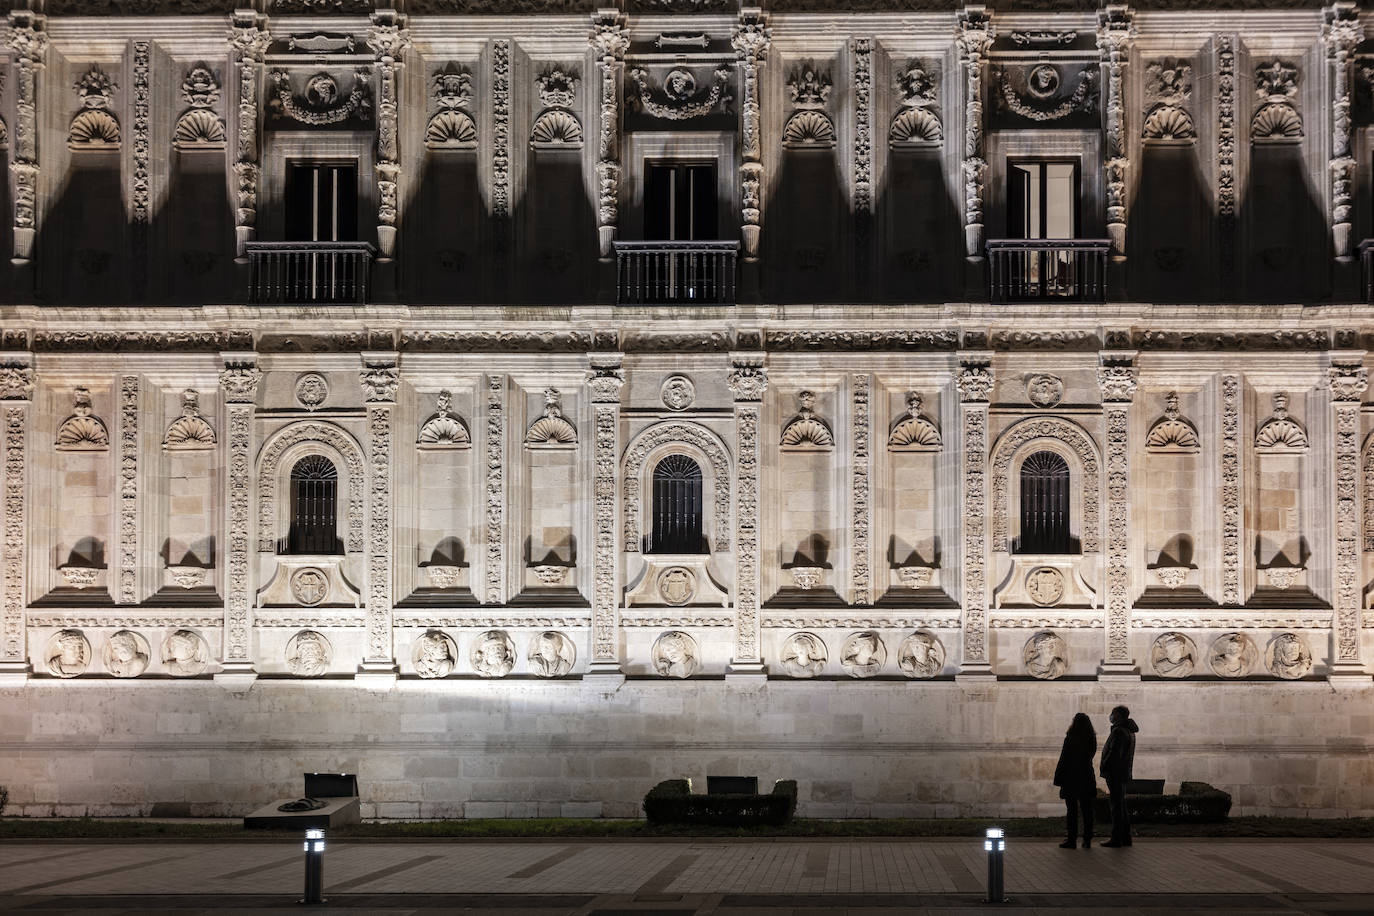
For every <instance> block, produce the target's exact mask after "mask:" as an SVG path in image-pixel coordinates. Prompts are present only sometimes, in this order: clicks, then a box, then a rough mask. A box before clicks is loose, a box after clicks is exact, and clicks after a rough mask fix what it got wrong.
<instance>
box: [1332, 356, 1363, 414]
mask: <svg viewBox="0 0 1374 916" xmlns="http://www.w3.org/2000/svg"><path fill="white" fill-rule="evenodd" d="M1327 381H1328V384H1329V385H1330V386H1331V400H1333V401H1339V402H1353V403H1356V404H1358V403H1359V402H1360V401H1361V400H1362V399H1363V397H1364V392H1365V389H1367V388H1368V387H1369V370H1368V369H1366V368H1365V367H1364V366H1362V365H1359V364H1358V363H1355V364H1346V363H1342V364H1339V365H1334V366H1331V367H1330V368H1329V369H1328V370H1327Z"/></svg>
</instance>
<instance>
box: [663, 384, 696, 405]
mask: <svg viewBox="0 0 1374 916" xmlns="http://www.w3.org/2000/svg"><path fill="white" fill-rule="evenodd" d="M659 396H660V397H661V398H662V399H663V406H664V407H667V408H668V409H669V410H686V409H687V408H688V407H691V406H692V404H693V403H695V402H696V399H697V387H696V385H693V384H692V380H691V379H689V378H688V377H687V376H685V375H670V376H668V378H667V379H665V380H664V382H663V388H662V390H661V391H660V392H659Z"/></svg>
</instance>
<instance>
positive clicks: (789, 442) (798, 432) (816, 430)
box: [779, 417, 835, 449]
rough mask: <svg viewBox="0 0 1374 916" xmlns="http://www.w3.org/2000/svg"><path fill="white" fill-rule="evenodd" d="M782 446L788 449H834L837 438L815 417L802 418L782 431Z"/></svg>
mask: <svg viewBox="0 0 1374 916" xmlns="http://www.w3.org/2000/svg"><path fill="white" fill-rule="evenodd" d="M779 444H780V445H782V446H784V447H786V448H803V449H804V448H832V447H833V446H834V445H835V437H834V436H833V435H831V433H830V427H828V426H826V425H825V424H824V423H822V422H821V421H820V420H817V419H816V418H815V417H802V418H799V419H796V420H793V421H792V422H791V423H789V424H787V428H786V429H784V430H783V431H782V441H781V442H780V443H779Z"/></svg>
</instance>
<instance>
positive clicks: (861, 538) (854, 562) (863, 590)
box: [849, 372, 873, 605]
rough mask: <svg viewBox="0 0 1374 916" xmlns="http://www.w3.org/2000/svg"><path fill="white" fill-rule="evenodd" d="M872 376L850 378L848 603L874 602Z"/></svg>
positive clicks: (862, 375) (854, 375) (855, 374)
mask: <svg viewBox="0 0 1374 916" xmlns="http://www.w3.org/2000/svg"><path fill="white" fill-rule="evenodd" d="M871 380H872V379H871V376H869V375H868V374H867V373H863V372H856V373H854V374H853V375H852V376H851V377H850V386H851V388H850V391H851V396H852V398H853V407H852V414H851V417H852V421H853V437H852V439H851V440H850V448H851V455H850V498H849V503H850V513H851V518H850V530H849V549H850V558H849V562H850V576H849V587H850V599H849V600H850V603H851V604H857V605H867V604H872V603H873V573H872V570H873V546H872V540H871V537H872V530H871V528H872V522H873V518H872V506H871V502H872V494H871V492H870V491H871V487H872V482H871V481H872V468H871V467H870V465H871V463H872V457H871V454H870V450H869V437H870V434H871V430H870V425H871V421H870V414H869V396H870V390H871V384H870V383H871Z"/></svg>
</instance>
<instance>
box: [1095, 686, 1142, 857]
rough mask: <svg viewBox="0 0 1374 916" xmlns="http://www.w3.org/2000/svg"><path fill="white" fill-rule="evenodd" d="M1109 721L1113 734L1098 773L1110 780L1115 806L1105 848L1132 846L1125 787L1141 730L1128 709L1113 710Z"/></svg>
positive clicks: (1104, 844)
mask: <svg viewBox="0 0 1374 916" xmlns="http://www.w3.org/2000/svg"><path fill="white" fill-rule="evenodd" d="M1110 721H1111V723H1112V731H1111V734H1109V735H1108V736H1107V743H1106V744H1104V745H1102V763H1101V766H1100V767H1099V771H1100V772H1101V773H1102V778H1103V779H1105V780H1107V792H1108V794H1109V795H1111V803H1112V838H1111V839H1110V840H1109V841H1107V842H1106V843H1103V844H1102V845H1103V846H1111V847H1117V846H1129V845H1131V819H1130V816H1129V815H1128V814H1127V813H1126V784H1127V783H1129V782H1130V781H1131V770H1132V766H1133V764H1134V763H1135V733H1136V732H1138V731H1140V726H1138V725H1136V724H1135V720H1134V719H1132V718H1131V711H1130V710H1129V709H1127V708H1126V707H1125V706H1118V707H1116V708H1115V709H1113V710H1112V714H1111V718H1110Z"/></svg>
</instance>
